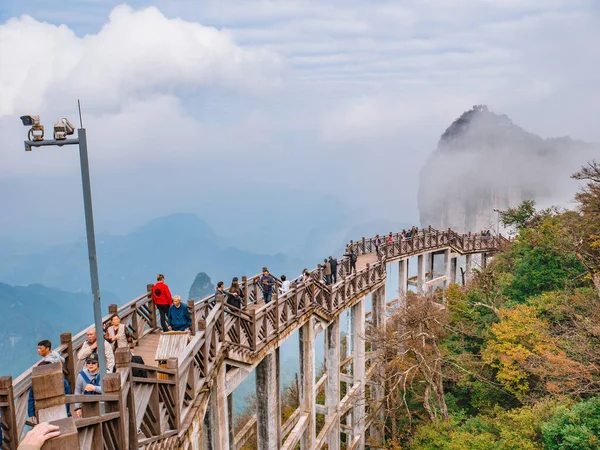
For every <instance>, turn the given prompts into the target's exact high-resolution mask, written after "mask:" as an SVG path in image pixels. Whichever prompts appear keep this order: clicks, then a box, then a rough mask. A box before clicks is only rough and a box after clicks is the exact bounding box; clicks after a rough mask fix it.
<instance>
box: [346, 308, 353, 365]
mask: <svg viewBox="0 0 600 450" xmlns="http://www.w3.org/2000/svg"><path fill="white" fill-rule="evenodd" d="M347 318H348V321H347V323H346V356H350V355H351V354H352V352H353V351H354V347H353V342H352V341H353V336H354V335H353V333H352V309H349V310H348V315H347Z"/></svg>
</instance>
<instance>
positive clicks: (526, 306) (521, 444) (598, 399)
mask: <svg viewBox="0 0 600 450" xmlns="http://www.w3.org/2000/svg"><path fill="white" fill-rule="evenodd" d="M574 178H576V179H579V180H582V181H583V183H584V184H583V185H582V190H581V191H580V192H579V193H578V194H577V195H576V196H575V200H576V203H577V210H576V211H562V210H558V209H548V210H543V211H536V209H535V204H534V203H533V201H526V202H523V203H522V204H521V205H519V206H518V207H516V208H514V209H511V210H507V211H504V212H503V213H502V217H501V218H502V221H503V223H504V225H505V226H508V227H512V228H513V230H514V232H515V238H514V240H513V241H512V243H511V244H509V245H508V246H507V247H506V248H505V249H504V250H503V251H502V252H501V253H499V254H497V255H496V257H495V258H494V259H493V260H492V261H491V263H490V264H489V265H488V267H487V268H486V269H485V270H483V271H476V273H475V274H474V277H473V280H472V282H471V283H468V284H467V285H466V286H459V285H453V286H451V288H450V289H449V290H448V292H447V293H445V298H444V299H443V298H442V296H444V294H443V293H442V292H438V293H433V294H431V295H429V296H417V295H411V297H409V299H408V300H407V305H408V306H407V308H406V309H404V310H401V311H398V312H397V314H395V315H394V317H393V318H392V322H388V326H387V330H386V331H385V332H383V331H381V330H374V329H372V330H370V332H369V336H368V339H369V341H370V342H369V345H371V346H378V347H379V348H382V349H383V352H382V354H381V361H382V363H383V366H382V367H383V370H382V372H381V374H380V376H381V378H382V379H381V381H382V382H384V383H385V385H386V401H385V405H384V414H385V417H384V420H383V421H382V422H381V423H382V426H385V434H386V436H387V439H388V440H387V447H388V448H396V449H401V448H402V449H456V450H459V449H465V450H466V449H552V450H554V449H557V450H558V449H561V450H566V449H573V450H583V449H598V448H600V297H599V291H600V283H599V282H598V281H599V278H598V277H599V275H598V274H599V273H600V271H599V268H600V167H599V166H598V165H597V164H595V163H591V164H589V165H588V166H586V167H585V168H584V169H582V170H581V171H580V172H579V173H577V174H575V175H574ZM442 300H445V301H447V308H444V307H441V306H440V303H442Z"/></svg>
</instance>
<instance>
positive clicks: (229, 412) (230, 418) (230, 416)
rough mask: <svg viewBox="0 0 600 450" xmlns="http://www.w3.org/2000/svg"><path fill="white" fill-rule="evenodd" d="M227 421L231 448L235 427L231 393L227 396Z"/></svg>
mask: <svg viewBox="0 0 600 450" xmlns="http://www.w3.org/2000/svg"><path fill="white" fill-rule="evenodd" d="M227 423H228V424H229V445H230V446H231V448H233V443H234V442H235V429H234V426H233V394H229V395H228V396H227Z"/></svg>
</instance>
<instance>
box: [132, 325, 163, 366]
mask: <svg viewBox="0 0 600 450" xmlns="http://www.w3.org/2000/svg"><path fill="white" fill-rule="evenodd" d="M159 338H160V331H155V332H154V333H151V334H148V335H146V336H144V337H143V338H142V339H141V340H140V341H139V342H138V345H137V346H136V347H135V348H134V349H133V352H134V353H135V354H136V355H138V356H141V357H142V358H144V364H146V365H148V366H154V367H158V363H157V362H156V361H155V360H154V356H155V355H156V348H157V347H158V340H159Z"/></svg>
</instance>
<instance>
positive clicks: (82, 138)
mask: <svg viewBox="0 0 600 450" xmlns="http://www.w3.org/2000/svg"><path fill="white" fill-rule="evenodd" d="M71 131H72V130H71ZM53 145H58V146H59V147H62V146H63V145H79V161H80V163H81V183H82V186H83V207H84V210H85V228H86V235H87V244H88V256H89V263H90V278H91V282H92V294H93V296H94V324H95V328H96V343H97V349H98V362H99V373H100V374H102V375H103V374H105V373H106V356H105V353H104V330H103V328H102V308H101V305H100V283H99V281H98V258H97V257H96V237H95V234H94V214H93V212H92V189H91V186H90V167H89V163H88V152H87V138H86V133H85V128H79V129H78V130H77V138H71V139H47V140H39V139H38V140H27V141H25V151H31V148H32V147H48V146H53Z"/></svg>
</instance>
